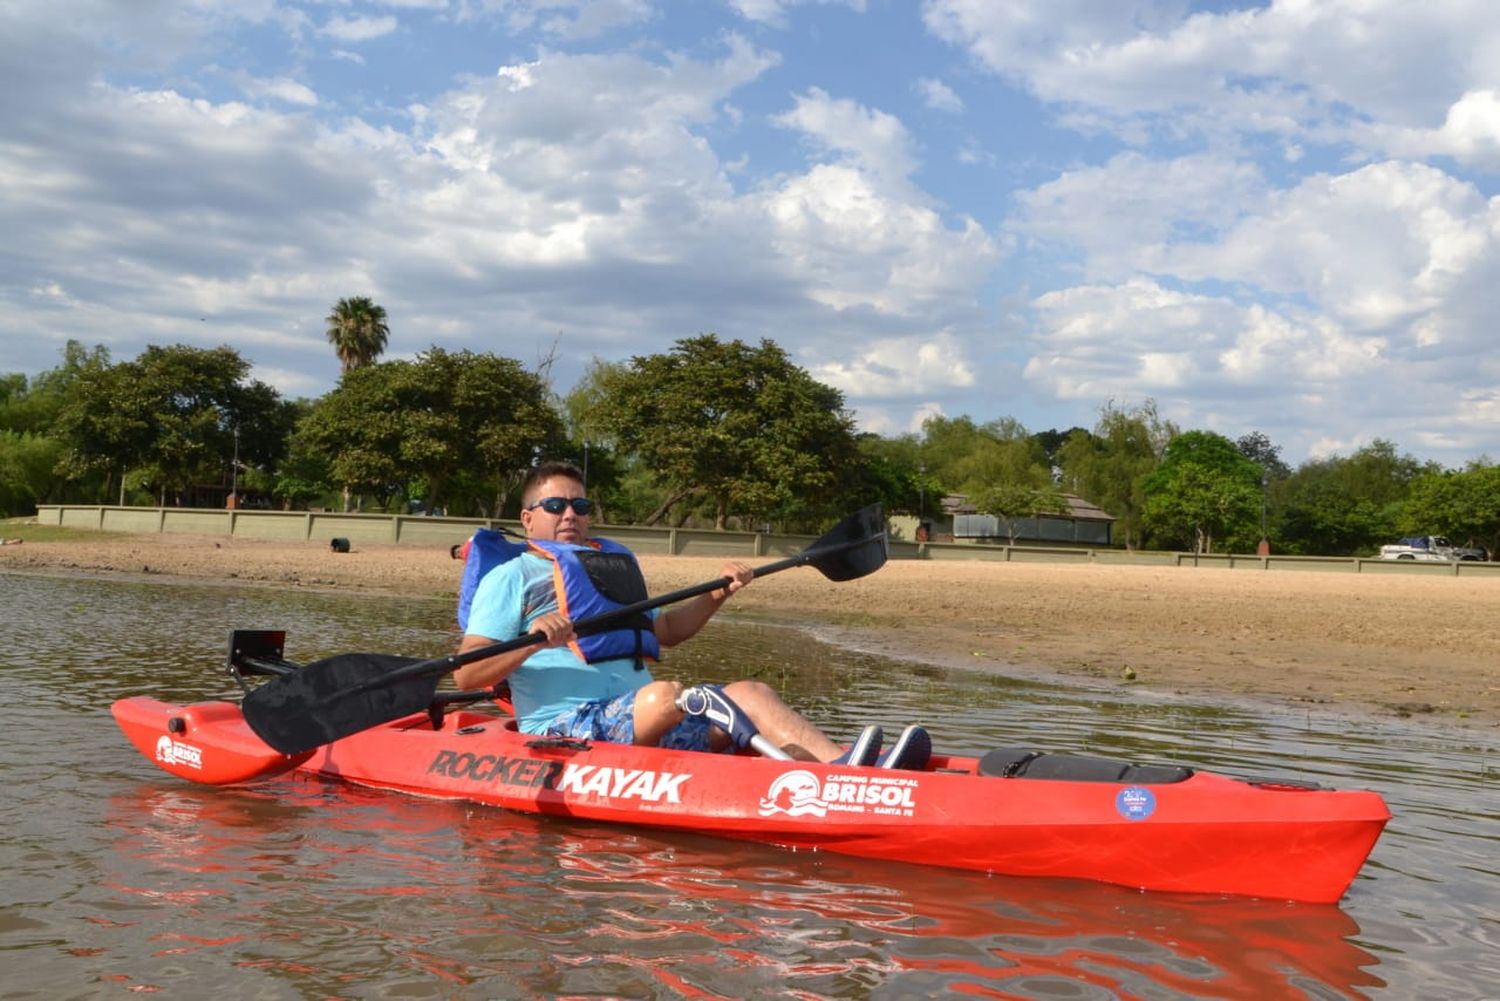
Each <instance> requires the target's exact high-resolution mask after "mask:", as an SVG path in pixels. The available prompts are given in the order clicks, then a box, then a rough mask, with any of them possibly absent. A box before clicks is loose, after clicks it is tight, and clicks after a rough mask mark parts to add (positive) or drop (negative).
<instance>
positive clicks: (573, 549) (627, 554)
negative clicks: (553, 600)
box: [530, 539, 661, 670]
mask: <svg viewBox="0 0 1500 1001" xmlns="http://www.w3.org/2000/svg"><path fill="white" fill-rule="evenodd" d="M530 545H531V552H532V553H533V554H534V555H537V556H541V557H543V558H544V559H548V560H551V561H552V564H553V566H552V580H553V585H554V586H555V587H556V589H557V606H558V609H559V611H561V612H562V613H563V614H564V615H566V616H567V617H568V618H570V619H572V620H573V621H574V622H575V623H576V622H582V621H583V620H584V619H590V618H593V617H594V616H596V615H604V614H606V613H609V612H613V611H614V610H615V609H617V608H623V607H625V606H626V605H633V604H635V603H636V602H638V601H644V600H645V599H646V597H647V595H646V580H645V578H644V577H642V576H641V567H640V564H639V563H637V562H636V560H635V555H634V554H633V553H631V551H630V550H629V549H626V548H625V547H624V546H622V545H620V544H619V543H618V542H611V541H609V540H608V539H591V540H590V541H589V543H588V544H587V545H582V546H576V545H572V544H571V543H567V542H552V541H548V540H544V539H532V540H531V542H530ZM568 646H570V647H572V649H573V652H574V653H576V654H577V655H578V656H579V657H581V658H583V660H585V661H587V662H588V663H591V664H592V663H594V662H595V661H600V660H613V659H615V658H617V657H629V658H634V660H635V666H636V669H637V670H641V669H643V668H644V667H645V666H646V665H645V663H644V662H643V661H642V658H643V657H649V658H650V659H652V660H660V659H661V645H660V644H659V643H658V642H657V641H656V628H655V624H654V623H653V622H652V620H651V617H650V616H649V615H647V614H645V613H644V612H643V613H641V614H639V615H636V616H633V617H631V618H628V619H624V620H622V621H620V622H616V623H614V624H613V625H612V626H610V627H609V628H607V629H604V630H602V631H600V632H596V633H590V634H588V635H587V636H579V637H576V638H575V639H574V640H573V641H572V642H571V643H569V644H568Z"/></svg>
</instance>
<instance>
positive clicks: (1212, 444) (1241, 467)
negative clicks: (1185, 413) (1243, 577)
mask: <svg viewBox="0 0 1500 1001" xmlns="http://www.w3.org/2000/svg"><path fill="white" fill-rule="evenodd" d="M1141 489H1142V491H1143V492H1144V494H1145V499H1146V502H1145V507H1144V510H1143V513H1144V515H1145V517H1146V522H1147V524H1148V526H1149V527H1150V528H1151V529H1152V531H1153V532H1155V533H1156V534H1157V535H1158V536H1159V537H1160V538H1162V539H1163V540H1164V541H1169V542H1177V543H1181V542H1182V541H1184V540H1185V539H1186V540H1191V544H1192V548H1193V552H1196V553H1210V552H1213V541H1214V538H1215V537H1216V536H1224V535H1229V534H1231V533H1233V532H1234V531H1236V530H1237V529H1239V530H1243V529H1244V527H1245V526H1246V524H1253V523H1254V521H1255V519H1256V514H1257V512H1258V511H1259V510H1260V504H1259V501H1260V467H1258V466H1257V465H1255V463H1253V462H1251V461H1250V460H1249V459H1247V458H1245V457H1244V456H1243V455H1242V454H1240V451H1239V449H1237V448H1236V447H1235V446H1234V443H1233V442H1231V441H1230V440H1229V439H1228V438H1225V437H1224V436H1223V435H1218V434H1214V433H1213V432H1211V431H1189V432H1187V433H1186V434H1182V435H1178V436H1177V437H1176V438H1173V439H1172V441H1171V442H1170V443H1168V445H1167V451H1166V454H1165V455H1163V456H1162V462H1161V465H1160V466H1158V467H1157V468H1156V469H1155V470H1153V471H1152V472H1151V473H1149V474H1147V475H1146V476H1145V477H1144V478H1143V479H1142V481H1141Z"/></svg>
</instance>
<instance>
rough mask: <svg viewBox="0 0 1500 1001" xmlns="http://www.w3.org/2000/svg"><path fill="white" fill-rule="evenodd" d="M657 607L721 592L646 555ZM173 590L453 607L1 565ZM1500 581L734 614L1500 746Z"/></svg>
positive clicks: (1083, 594) (1298, 581)
mask: <svg viewBox="0 0 1500 1001" xmlns="http://www.w3.org/2000/svg"><path fill="white" fill-rule="evenodd" d="M641 562H642V566H643V568H644V570H645V573H646V578H647V581H648V583H649V585H650V587H651V589H652V593H653V594H659V593H664V592H666V591H669V590H674V589H677V588H680V587H686V586H689V585H692V584H696V583H699V582H701V581H705V580H710V579H712V578H714V577H717V576H718V571H719V566H720V563H721V561H720V560H718V559H714V558H707V557H668V556H647V557H643V558H642V561H641ZM6 569H15V570H50V571H65V572H84V573H126V574H142V573H144V574H151V575H158V574H166V575H174V576H179V577H184V578H196V577H206V578H218V579H233V580H237V581H242V582H245V583H250V584H264V585H274V586H279V587H286V586H289V585H290V586H293V587H308V588H332V589H337V590H369V591H380V592H387V593H402V594H430V595H451V594H452V593H453V591H454V587H455V585H456V583H457V580H458V577H459V571H460V564H459V563H458V562H456V561H454V560H453V559H451V558H450V556H449V555H448V550H447V548H446V547H436V546H433V547H426V546H381V545H357V546H355V547H354V548H353V550H352V551H351V552H348V553H332V552H330V551H329V548H328V546H327V544H326V543H324V544H315V543H311V542H308V543H281V542H261V541H256V540H245V539H230V538H227V537H222V536H198V535H114V534H109V535H100V536H99V537H98V538H97V539H82V540H77V541H67V542H26V543H24V544H21V545H8V546H3V547H0V571H3V570H6ZM1497 611H1500V576H1495V577H1491V576H1489V575H1485V576H1482V577H1481V576H1462V577H1458V576H1454V577H1449V576H1428V575H1425V574H1424V575H1407V574H1353V573H1345V572H1320V571H1301V572H1291V571H1252V570H1237V571H1227V570H1222V569H1195V568H1154V567H1115V566H1110V567H1103V566H1091V565H1071V564H1068V565H1064V564H1057V565H1054V564H1031V563H1010V564H1007V563H987V562H978V561H974V562H967V561H965V562H948V561H943V562H926V561H914V560H893V561H891V562H890V563H888V564H887V565H886V566H885V567H884V568H882V569H881V570H880V571H879V572H878V573H876V574H873V575H871V576H870V577H866V578H864V579H861V580H857V581H849V582H845V583H838V584H836V583H832V582H829V581H827V580H825V579H824V578H823V577H822V576H821V575H819V574H818V573H817V572H816V571H814V570H810V569H799V570H792V571H788V572H785V573H781V574H776V575H774V576H770V577H767V578H764V579H763V580H760V581H757V582H756V583H755V584H754V585H753V586H752V587H750V588H748V589H746V590H745V591H744V592H742V593H741V594H739V595H737V596H736V597H735V598H734V599H733V601H732V602H731V603H730V604H729V605H728V606H727V608H726V613H730V612H732V613H733V614H734V615H736V616H739V617H745V618H753V619H756V620H760V621H767V620H774V621H785V622H796V623H803V624H813V623H815V624H817V625H819V626H820V627H822V628H823V629H824V631H825V632H827V631H829V630H831V631H832V632H833V633H835V634H836V635H838V636H839V637H840V638H841V639H843V640H844V641H846V642H849V643H851V644H853V645H857V646H859V647H860V648H862V649H866V650H871V651H877V652H884V653H888V654H891V655H893V656H900V657H908V658H912V659H919V660H926V661H931V662H935V663H942V664H951V665H961V666H963V667H966V668H971V669H976V670H984V671H994V672H1000V673H1004V674H1006V675H1010V676H1015V677H1021V678H1028V677H1029V678H1041V679H1046V680H1057V679H1058V678H1059V677H1061V678H1068V677H1072V678H1086V679H1088V680H1089V681H1090V682H1091V683H1094V684H1108V685H1122V686H1126V685H1129V686H1139V687H1142V688H1145V689H1150V690H1154V691H1158V692H1162V693H1179V694H1183V695H1189V696H1198V697H1227V698H1234V699H1243V700H1250V701H1256V702H1264V703H1271V704H1276V705H1279V706H1282V707H1286V706H1308V707H1317V709H1318V710H1319V711H1322V712H1336V713H1349V714H1352V715H1354V716H1359V715H1361V714H1377V715H1384V716H1393V715H1394V716H1410V717H1415V718H1419V719H1422V720H1424V721H1426V722H1429V723H1431V724H1432V725H1435V726H1443V727H1451V728H1452V729H1453V731H1454V733H1455V736H1461V737H1463V738H1464V739H1472V738H1478V737H1488V736H1490V735H1494V734H1496V733H1497V732H1500V629H1496V628H1495V618H1496V615H1497Z"/></svg>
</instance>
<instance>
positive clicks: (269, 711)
mask: <svg viewBox="0 0 1500 1001" xmlns="http://www.w3.org/2000/svg"><path fill="white" fill-rule="evenodd" d="M418 663H421V661H420V660H419V659H417V658H415V657H397V656H393V655H391V654H383V653H346V654H340V655H339V656H337V657H329V658H328V659H327V660H320V661H316V662H314V663H311V664H308V665H307V666H306V667H304V668H303V669H302V670H300V671H297V672H296V673H294V674H288V675H284V676H282V677H280V678H276V679H275V680H274V681H270V682H267V683H266V684H264V685H261V686H260V687H259V688H257V689H255V691H253V692H250V693H249V694H248V695H246V696H245V698H244V701H243V702H242V703H241V704H240V708H241V710H242V711H243V712H244V714H245V722H246V723H248V724H250V729H252V730H254V731H255V735H256V736H257V737H259V738H260V739H261V740H263V741H265V742H266V743H267V744H269V745H270V746H271V747H274V748H275V749H276V750H278V751H280V752H281V753H282V754H301V753H302V752H303V751H310V750H312V749H313V748H315V747H321V746H322V745H324V744H328V743H332V742H333V741H335V740H338V739H339V738H340V737H347V736H349V735H350V734H353V733H359V732H360V731H361V730H368V729H369V728H370V727H372V726H376V725H378V724H380V723H384V722H386V721H388V720H393V719H400V718H401V717H402V716H410V715H411V714H412V713H417V712H424V711H425V710H426V709H427V707H428V705H429V704H430V703H431V702H432V697H433V695H435V694H436V693H437V685H438V678H437V677H436V676H433V677H429V678H424V677H416V678H410V679H405V680H400V681H395V682H393V683H390V684H383V685H380V686H379V687H371V688H370V689H369V690H368V691H359V690H358V689H359V687H360V686H361V685H363V684H364V683H366V682H368V681H370V680H371V679H374V678H378V677H381V676H384V675H388V674H389V673H390V672H392V671H394V670H396V669H398V668H402V667H406V666H408V665H410V664H418Z"/></svg>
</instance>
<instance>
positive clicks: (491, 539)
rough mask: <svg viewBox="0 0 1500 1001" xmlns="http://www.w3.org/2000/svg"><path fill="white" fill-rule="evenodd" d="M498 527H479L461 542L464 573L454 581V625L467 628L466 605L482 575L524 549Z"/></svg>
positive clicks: (524, 547)
mask: <svg viewBox="0 0 1500 1001" xmlns="http://www.w3.org/2000/svg"><path fill="white" fill-rule="evenodd" d="M505 534H506V533H504V532H502V531H500V530H499V529H498V528H481V529H478V530H476V531H475V532H474V535H473V537H472V538H470V539H469V541H468V542H466V543H464V575H463V577H462V578H461V579H460V580H459V583H458V628H460V629H467V628H469V606H470V605H472V604H473V603H474V592H475V591H477V590H478V589H479V582H480V581H481V580H483V579H484V575H485V574H487V573H489V572H490V571H491V570H493V569H495V568H496V567H498V566H499V565H500V564H502V563H508V562H510V561H511V560H513V559H515V558H516V557H517V556H520V555H521V554H522V553H524V552H526V543H525V542H524V541H521V542H511V541H510V540H509V539H507V538H506V537H505Z"/></svg>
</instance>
